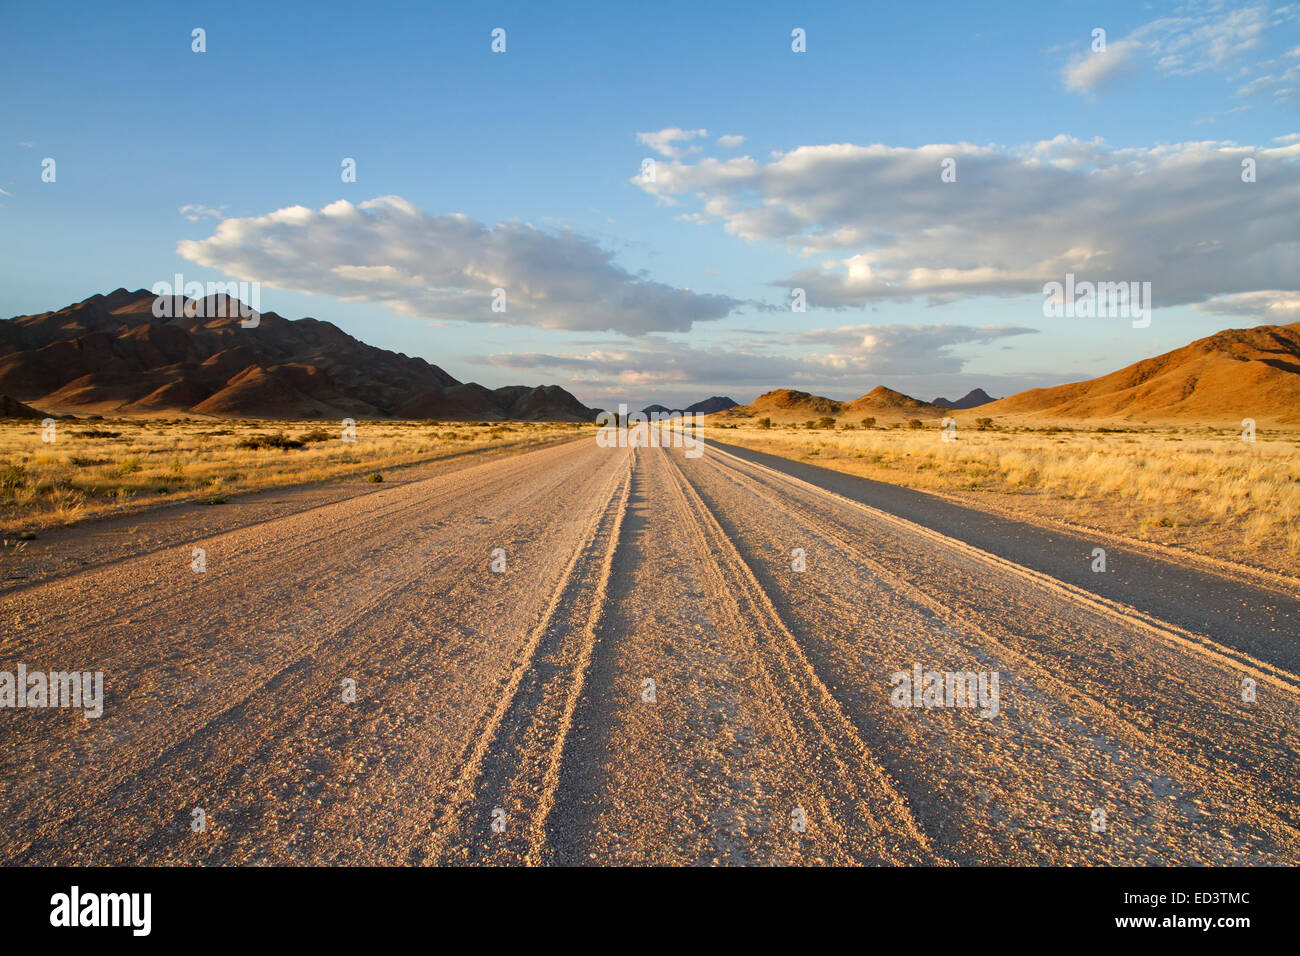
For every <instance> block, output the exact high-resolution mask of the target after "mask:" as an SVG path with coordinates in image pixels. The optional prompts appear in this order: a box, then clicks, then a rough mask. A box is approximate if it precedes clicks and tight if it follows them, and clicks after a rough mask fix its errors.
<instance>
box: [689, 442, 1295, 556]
mask: <svg viewBox="0 0 1300 956" xmlns="http://www.w3.org/2000/svg"><path fill="white" fill-rule="evenodd" d="M704 435H705V437H706V438H707V437H712V438H716V439H717V440H719V441H723V442H731V443H734V444H737V445H742V446H745V447H748V448H753V449H756V450H758V451H765V452H768V453H770V454H775V455H781V456H783V457H787V458H794V459H799V460H803V461H809V462H813V463H816V464H819V465H823V466H825V467H827V468H833V469H835V470H837V471H843V472H847V473H849V474H855V475H861V476H864V477H867V478H873V479H876V480H879V481H887V482H891V483H893V484H898V485H905V486H907V487H911V488H918V489H922V490H927V491H938V492H944V493H948V494H951V495H954V496H956V497H958V498H961V499H963V500H965V501H967V502H970V503H972V504H975V505H977V506H978V505H981V504H982V505H985V506H988V505H993V506H995V507H997V508H999V509H1004V510H1010V511H1014V512H1018V513H1021V514H1023V515H1025V516H1028V517H1034V516H1042V517H1050V518H1055V519H1058V520H1062V521H1066V522H1069V523H1071V524H1075V525H1080V526H1083V527H1088V528H1095V529H1098V530H1101V531H1107V532H1111V533H1115V534H1121V535H1126V536H1128V537H1131V538H1136V539H1139V540H1144V541H1150V542H1154V543H1157V544H1162V545H1171V546H1174V547H1180V548H1185V549H1188V550H1192V551H1196V552H1198V553H1201V554H1205V555H1207V556H1210V557H1215V558H1219V559H1226V560H1229V561H1233V562H1237V563H1242V564H1248V565H1253V566H1257V567H1262V568H1267V569H1269V570H1273V571H1277V572H1280V573H1283V574H1287V575H1290V576H1296V571H1295V567H1296V559H1297V558H1300V436H1297V435H1296V433H1294V432H1272V431H1260V432H1258V433H1257V435H1256V440H1255V441H1254V442H1247V441H1244V440H1243V439H1242V437H1241V434H1240V433H1239V432H1237V431H1230V430H1227V429H1224V430H1220V431H1216V430H1214V429H1211V428H1190V427H1166V428H1150V429H1137V428H1133V429H1124V430H1107V429H1086V428H1066V427H1050V426H1038V427H1035V428H1024V427H1018V428H996V427H995V428H993V429H989V430H986V431H980V430H978V429H976V428H973V427H962V428H960V429H959V430H958V431H957V433H956V440H954V441H951V442H944V441H942V439H941V432H940V429H939V427H938V426H937V424H934V423H930V424H927V425H925V426H924V427H923V428H920V429H910V428H906V427H896V428H873V429H864V428H861V427H856V428H852V429H845V428H844V427H843V426H842V425H841V426H840V427H838V428H835V429H824V428H819V429H809V428H796V427H793V426H774V427H771V428H768V429H764V428H760V427H759V426H758V424H757V423H741V424H739V425H737V426H736V427H734V428H732V427H719V426H711V427H706V429H705V431H704Z"/></svg>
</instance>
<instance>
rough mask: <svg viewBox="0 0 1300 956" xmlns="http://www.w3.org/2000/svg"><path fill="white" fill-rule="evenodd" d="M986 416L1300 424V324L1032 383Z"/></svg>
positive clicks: (1223, 336) (986, 409) (1232, 332)
mask: <svg viewBox="0 0 1300 956" xmlns="http://www.w3.org/2000/svg"><path fill="white" fill-rule="evenodd" d="M976 411H977V412H978V414H979V415H981V416H990V417H994V416H998V415H1004V416H1027V417H1035V418H1052V419H1070V420H1078V419H1107V420H1116V421H1125V422H1138V423H1159V422H1197V423H1204V424H1220V425H1223V424H1226V425H1231V426H1234V427H1235V426H1237V425H1240V424H1241V420H1242V419H1243V418H1253V419H1255V421H1256V422H1257V423H1258V424H1260V425H1264V424H1269V425H1297V424H1300V322H1297V323H1294V324H1292V325H1261V326H1258V327H1256V328H1253V329H1228V330H1226V331H1223V332H1217V333H1215V334H1214V335H1211V336H1207V337H1206V338H1203V339H1197V340H1196V341H1195V342H1193V343H1191V344H1190V345H1185V346H1183V347H1182V348H1180V349H1175V350H1174V351H1172V352H1166V353H1165V354H1164V355H1157V356H1156V357H1155V358H1149V359H1144V360H1143V361H1141V362H1136V363H1134V364H1133V365H1130V366H1128V367H1127V368H1122V369H1120V370H1119V371H1118V372H1111V373H1110V374H1109V375H1103V376H1101V377H1100V378H1094V379H1090V380H1088V381H1085V382H1074V383H1071V384H1069V385H1057V386H1055V387H1053V388H1035V389H1030V390H1029V391H1027V392H1020V393H1018V394H1016V395H1012V396H1010V397H1008V398H1003V399H1000V400H999V401H996V402H993V403H992V404H989V405H984V406H981V407H980V408H979V409H977V410H976Z"/></svg>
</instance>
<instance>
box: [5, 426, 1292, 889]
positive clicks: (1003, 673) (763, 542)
mask: <svg viewBox="0 0 1300 956" xmlns="http://www.w3.org/2000/svg"><path fill="white" fill-rule="evenodd" d="M413 474H414V477H409V478H408V479H406V480H398V481H392V482H388V483H385V484H384V485H383V486H378V487H376V486H373V485H367V486H363V485H362V484H360V483H356V484H354V485H353V486H350V487H348V488H345V489H342V490H337V489H336V490H335V491H334V492H332V493H330V494H329V495H322V493H321V492H320V491H319V490H315V491H313V490H311V489H301V490H296V491H279V492H276V493H275V495H274V498H268V497H267V496H262V497H261V498H256V499H248V500H246V501H241V500H240V499H235V500H233V501H232V503H231V504H229V505H226V506H222V507H221V508H220V509H197V508H196V509H190V510H189V511H179V512H171V513H167V514H159V515H156V516H143V517H141V516H133V517H132V518H130V519H129V522H128V521H127V519H122V520H120V521H118V522H116V523H114V522H101V523H99V524H97V525H95V526H93V527H91V526H87V527H86V528H84V529H73V530H71V531H69V532H67V533H64V534H62V535H56V536H52V537H51V539H50V540H49V541H48V542H46V541H42V542H41V543H40V544H41V546H42V547H43V548H44V549H45V553H44V555H43V556H41V555H40V554H38V555H37V557H38V559H39V560H43V561H44V562H45V564H46V566H47V567H48V568H50V569H52V570H49V571H48V573H44V574H41V573H33V574H31V575H30V577H29V578H28V579H27V580H26V581H25V582H23V583H21V584H19V586H17V587H14V588H10V589H9V590H7V591H5V592H3V594H0V602H3V610H2V611H0V620H2V621H3V622H4V632H3V639H2V643H0V671H5V672H10V673H16V671H17V668H18V666H19V664H22V665H24V666H25V668H26V670H27V671H28V672H29V673H31V672H35V671H69V670H77V671H100V672H102V673H103V681H104V701H103V714H102V716H100V717H98V718H87V717H85V716H83V714H82V712H81V711H80V710H78V709H72V708H55V707H47V708H39V707H31V708H21V709H18V708H14V709H9V708H6V709H3V710H0V765H2V766H0V806H3V808H4V810H3V815H2V817H0V822H2V824H3V825H2V827H0V862H4V863H9V864H14V863H23V864H31V863H40V864H126V863H147V864H178V863H206V864H289V863H324V864H363V863H365V864H374V863H377V864H417V865H433V864H448V863H451V864H460V863H490V864H519V863H527V864H671V865H682V864H684V865H695V864H702V865H711V864H721V865H738V864H820V863H825V864H848V863H865V864H902V865H909V864H911V865H914V864H924V865H971V864H1031V863H1039V864H1126V863H1136V864H1188V863H1203V864H1213V865H1236V864H1279V863H1281V864H1296V863H1297V862H1300V759H1298V757H1297V754H1298V752H1300V675H1298V674H1297V673H1296V671H1295V670H1294V668H1293V667H1291V666H1290V662H1291V661H1294V660H1295V659H1296V658H1295V653H1294V652H1295V642H1296V641H1297V638H1298V637H1300V636H1298V635H1296V634H1291V635H1289V637H1287V636H1286V635H1281V636H1274V637H1270V638H1269V641H1270V644H1269V645H1268V647H1267V648H1264V646H1263V645H1260V644H1258V643H1252V642H1247V641H1243V640H1238V639H1235V638H1234V635H1232V634H1223V633H1219V634H1216V633H1211V632H1212V631H1213V630H1214V628H1212V627H1206V628H1203V629H1201V630H1199V631H1198V630H1197V629H1195V628H1191V627H1189V626H1187V623H1186V622H1187V621H1189V620H1191V621H1209V622H1214V621H1216V620H1220V617H1216V616H1215V614H1214V613H1212V612H1213V608H1210V607H1208V606H1207V608H1206V609H1205V613H1202V614H1196V613H1191V611H1189V613H1187V614H1185V615H1181V616H1179V617H1178V620H1177V621H1174V620H1170V619H1169V618H1172V617H1173V615H1166V616H1163V617H1162V616H1161V615H1160V614H1158V613H1155V612H1154V611H1153V610H1152V609H1156V610H1158V609H1159V608H1160V607H1161V603H1160V601H1158V600H1154V599H1153V600H1149V601H1139V600H1137V599H1136V598H1135V599H1134V600H1132V601H1130V602H1126V601H1124V600H1121V599H1119V598H1117V597H1116V596H1115V594H1114V593H1102V590H1101V589H1097V590H1093V589H1090V588H1089V587H1087V586H1086V584H1087V581H1086V579H1080V580H1079V581H1078V582H1072V581H1068V580H1065V579H1064V578H1063V577H1061V576H1053V575H1051V574H1049V573H1047V572H1045V571H1043V570H1040V569H1039V568H1038V567H1034V566H1031V565H1032V564H1033V562H1030V561H1028V560H1027V559H1026V561H1024V562H1020V561H1017V560H1014V559H1012V558H1009V557H1007V556H1005V555H1006V554H1008V553H1015V552H1014V549H1012V550H1009V551H999V549H997V548H994V547H991V546H988V542H989V541H991V540H993V539H994V538H996V536H997V533H998V530H997V520H998V519H992V518H990V519H988V520H987V521H983V522H981V524H980V535H981V538H980V541H979V545H983V546H977V544H975V543H972V541H971V540H963V539H962V537H960V536H958V534H957V533H956V532H957V531H959V526H958V525H956V524H954V525H953V526H952V527H951V528H947V529H946V530H947V532H948V533H946V532H945V531H944V530H936V527H933V526H927V523H924V522H920V521H916V520H910V519H909V518H908V517H904V516H902V515H900V514H893V513H891V512H890V510H887V508H885V507H883V506H882V507H877V505H876V504H873V503H872V502H871V501H870V500H861V496H859V497H858V498H854V497H851V496H848V495H845V494H841V493H840V492H839V491H837V490H831V489H830V488H829V487H824V486H823V485H820V484H818V483H817V481H815V480H810V479H812V478H815V476H812V475H804V476H803V477H798V476H795V475H791V474H788V473H785V472H784V471H781V470H776V469H774V468H772V467H769V466H768V465H767V464H764V463H763V462H762V461H759V460H748V459H747V458H744V457H740V456H737V455H735V454H732V453H731V452H729V451H727V450H724V449H722V448H719V447H717V446H716V445H714V446H709V447H708V448H707V450H706V451H705V453H704V455H703V456H702V457H700V458H698V459H687V458H686V457H685V456H684V455H683V453H682V450H681V449H666V448H665V449H661V448H641V449H617V448H600V447H597V445H596V443H595V442H594V441H592V440H590V439H587V440H582V441H576V442H572V443H568V444H564V445H558V446H554V447H549V448H544V449H541V450H538V451H532V452H527V453H522V454H518V455H514V456H510V457H501V458H494V459H491V460H487V461H462V462H458V463H456V464H454V465H449V466H447V467H443V468H435V469H432V470H426V471H422V472H415V473H413ZM914 505H915V503H914V502H913V506H914ZM894 510H898V509H894ZM929 524H933V523H932V522H931V523H929ZM115 534H116V535H118V536H119V537H120V538H122V539H124V542H125V543H123V542H122V541H119V542H118V543H117V544H116V545H115V546H113V547H105V546H104V541H105V540H106V539H108V538H112V537H113V536H114V535H115ZM1006 534H1007V536H1008V538H1010V537H1013V536H1015V534H1016V532H1015V531H1014V529H1013V528H1012V523H1010V522H1008V523H1007V531H1006ZM1020 537H1021V538H1022V539H1023V537H1024V536H1023V535H1020ZM1023 546H1024V545H1023V540H1022V544H1021V545H1020V547H1023ZM195 549H202V564H203V566H204V568H205V570H202V571H198V570H195V564H196V561H197V560H198V559H197V556H196V551H195ZM498 549H499V550H498ZM36 550H38V551H39V549H36ZM39 560H38V563H39ZM1150 560H1157V559H1155V558H1151V559H1150ZM1197 573H1208V572H1205V571H1204V570H1203V569H1200V570H1198V571H1197ZM1220 584H1221V585H1222V586H1221V587H1220V588H1219V589H1218V590H1215V589H1212V588H1206V589H1204V597H1203V598H1201V600H1202V601H1204V602H1207V603H1212V602H1214V601H1216V600H1220V595H1221V594H1223V593H1230V594H1231V595H1232V596H1233V599H1234V601H1236V602H1238V603H1237V605H1236V606H1237V608H1238V610H1237V612H1236V613H1238V615H1239V614H1240V613H1241V612H1240V608H1242V607H1245V608H1249V607H1251V606H1252V605H1251V591H1250V587H1249V585H1248V584H1246V583H1241V582H1233V583H1232V584H1231V586H1230V587H1229V586H1228V585H1226V584H1223V582H1220ZM1138 585H1139V586H1140V582H1138ZM1197 593H1201V592H1200V591H1197V589H1194V588H1189V589H1188V595H1187V598H1186V600H1181V601H1180V604H1181V605H1182V606H1183V607H1184V608H1191V610H1192V611H1194V610H1195V607H1194V605H1195V603H1196V601H1197V600H1198V598H1197V596H1196V595H1197ZM1271 595H1272V596H1271V598H1270V596H1269V594H1266V593H1265V592H1264V591H1262V590H1261V591H1260V592H1259V595H1258V600H1259V602H1260V604H1261V605H1262V604H1265V603H1267V601H1268V600H1270V599H1272V600H1276V598H1277V595H1276V593H1275V592H1271ZM1257 630H1258V632H1259V633H1260V634H1272V633H1273V632H1272V631H1270V630H1268V629H1267V628H1259V629H1257ZM1252 633H1254V632H1252ZM1252 640H1254V639H1252ZM1260 640H1263V638H1260ZM1265 650H1269V652H1268V653H1265V652H1264V651H1265ZM1252 652H1256V653H1252ZM935 673H937V683H935V679H934V678H932V677H926V676H925V675H927V674H935ZM947 674H953V675H957V676H956V678H955V681H954V680H953V679H946V678H945V676H944V675H947ZM918 675H920V676H921V680H919V681H916V680H915V678H916V677H917V676H918ZM963 675H970V676H969V683H968V684H964V683H963V681H964V680H966V678H965V677H964V676H963ZM994 678H996V683H994ZM911 682H915V683H917V684H918V685H919V686H916V687H911V686H910V683H911ZM977 687H978V689H979V690H980V691H982V692H983V694H982V696H981V695H980V694H979V693H976V692H975V690H976V688H977ZM966 688H969V689H970V691H971V693H970V694H969V695H966V694H963V693H962V691H963V690H964V689H966ZM353 689H354V693H353ZM196 811H201V813H197V812H196Z"/></svg>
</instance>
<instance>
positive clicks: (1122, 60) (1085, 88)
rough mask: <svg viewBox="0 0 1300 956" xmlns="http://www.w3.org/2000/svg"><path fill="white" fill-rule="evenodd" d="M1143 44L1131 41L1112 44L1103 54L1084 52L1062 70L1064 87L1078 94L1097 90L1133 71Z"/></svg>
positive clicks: (1108, 85)
mask: <svg viewBox="0 0 1300 956" xmlns="http://www.w3.org/2000/svg"><path fill="white" fill-rule="evenodd" d="M1140 49H1141V47H1140V46H1139V45H1138V44H1137V43H1135V42H1134V41H1132V40H1121V41H1119V42H1118V43H1111V44H1109V45H1108V46H1107V47H1106V50H1105V52H1101V53H1093V52H1091V51H1090V52H1088V53H1081V54H1079V55H1077V56H1075V57H1074V58H1073V59H1071V60H1070V62H1069V63H1068V64H1067V65H1066V67H1065V69H1064V70H1063V71H1062V73H1061V79H1063V80H1064V81H1065V88H1066V89H1067V90H1072V91H1074V92H1076V93H1096V92H1098V91H1100V90H1103V89H1106V88H1107V87H1110V86H1113V85H1114V84H1115V83H1116V82H1117V81H1118V80H1119V79H1120V78H1121V77H1123V76H1125V75H1127V74H1128V73H1131V72H1132V71H1133V68H1134V66H1135V65H1136V54H1137V53H1138V52H1139V50H1140Z"/></svg>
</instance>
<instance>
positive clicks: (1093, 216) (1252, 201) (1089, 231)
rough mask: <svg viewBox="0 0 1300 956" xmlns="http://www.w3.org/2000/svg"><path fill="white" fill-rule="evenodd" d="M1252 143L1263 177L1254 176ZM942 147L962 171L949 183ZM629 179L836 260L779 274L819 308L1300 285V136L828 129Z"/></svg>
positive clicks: (1185, 298)
mask: <svg viewBox="0 0 1300 956" xmlns="http://www.w3.org/2000/svg"><path fill="white" fill-rule="evenodd" d="M1247 157H1253V158H1255V159H1256V161H1257V163H1258V169H1259V181H1258V182H1256V183H1243V182H1242V180H1241V162H1242V160H1243V159H1245V158H1247ZM947 158H953V159H955V160H956V162H957V166H956V169H957V181H956V182H953V183H944V182H941V180H940V170H941V163H942V161H943V160H945V159H947ZM632 182H633V183H635V184H636V185H637V186H639V187H640V188H641V189H644V190H645V191H647V192H649V193H651V194H653V195H655V196H656V197H659V198H661V199H669V200H678V201H681V202H692V201H694V202H699V203H700V204H701V206H702V209H703V212H705V213H707V214H708V215H709V216H710V217H712V218H714V219H717V220H719V221H720V222H721V223H722V226H723V228H724V229H725V230H726V231H727V232H729V233H731V234H733V235H736V236H740V237H743V238H746V239H750V240H754V241H761V240H776V241H780V242H784V243H786V244H787V245H789V246H790V247H791V248H792V249H794V250H795V251H798V252H799V253H801V254H803V255H805V256H808V257H816V261H818V262H823V260H826V259H833V260H834V264H833V265H832V266H831V267H829V268H828V267H827V266H826V265H825V264H822V265H820V266H817V267H810V268H807V269H803V270H800V271H797V272H795V273H794V274H793V275H790V276H788V277H785V278H782V279H779V280H778V281H776V282H773V283H772V285H775V286H780V287H782V288H783V289H784V290H788V289H790V288H793V287H802V288H804V289H805V290H806V293H807V301H808V304H809V306H811V307H817V306H821V307H831V308H841V307H852V306H861V305H864V304H866V303H868V302H872V301H879V300H885V299H900V300H901V299H910V298H912V297H914V296H918V295H926V296H937V297H940V298H941V299H944V300H949V301H950V300H953V299H956V298H960V297H964V296H972V295H981V294H994V295H1023V294H1030V293H1035V294H1040V295H1041V292H1042V287H1043V283H1044V282H1047V281H1051V280H1060V279H1061V278H1062V277H1063V276H1064V275H1065V274H1066V273H1067V272H1072V273H1075V274H1076V275H1077V276H1079V277H1080V278H1087V279H1092V280H1096V281H1150V282H1151V283H1152V294H1153V298H1154V301H1155V304H1156V305H1157V306H1169V305H1177V304H1183V303H1195V302H1203V301H1205V300H1207V299H1210V298H1213V297H1216V296H1223V295H1232V294H1238V293H1243V292H1253V291H1258V290H1262V289H1287V288H1297V287H1300V229H1298V228H1297V223H1300V143H1294V144H1291V145H1287V146H1275V147H1252V146H1240V145H1237V144H1234V143H1228V142H1195V143H1179V144H1172V145H1162V146H1155V147H1150V148H1113V147H1109V146H1106V145H1105V144H1104V143H1102V142H1101V141H1099V140H1093V141H1084V140H1078V139H1074V138H1072V137H1067V136H1058V137H1056V138H1055V139H1052V140H1047V141H1044V142H1039V143H1033V144H1030V145H1028V146H1023V147H1019V148H1015V149H1008V148H1005V147H994V146H974V145H971V144H968V143H959V144H946V145H928V146H921V147H917V148H907V147H892V146H883V145H873V146H855V145H852V144H833V145H824V146H801V147H799V148H797V149H794V150H791V151H789V152H786V153H778V154H776V155H774V156H773V157H772V158H771V159H770V160H769V161H767V162H760V161H756V160H754V159H752V158H750V157H747V156H746V157H740V158H736V159H731V160H718V159H713V158H704V159H700V160H699V161H698V162H694V163H687V162H681V161H665V162H661V163H659V165H658V169H657V170H656V177H655V181H654V182H642V181H640V180H639V179H637V178H633V179H632ZM686 214H687V215H690V214H691V212H690V211H689V210H688V211H687V213H686ZM786 294H788V291H787V292H786Z"/></svg>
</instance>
